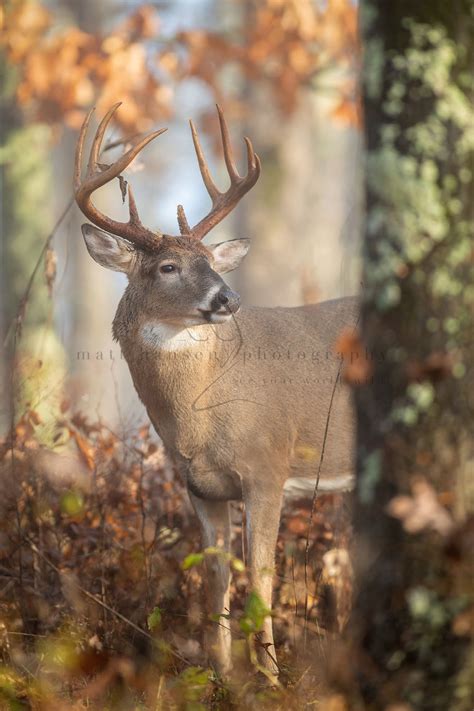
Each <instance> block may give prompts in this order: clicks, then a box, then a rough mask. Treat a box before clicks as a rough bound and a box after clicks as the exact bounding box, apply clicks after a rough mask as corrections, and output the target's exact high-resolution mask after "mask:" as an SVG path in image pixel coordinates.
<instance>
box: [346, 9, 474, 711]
mask: <svg viewBox="0 0 474 711" xmlns="http://www.w3.org/2000/svg"><path fill="white" fill-rule="evenodd" d="M470 23H471V9H470V3H469V2H467V1H466V2H462V1H460V2H457V3H456V4H455V5H454V6H453V5H451V4H446V3H442V2H430V3H409V2H404V1H400V0H398V1H395V2H392V3H390V4H386V6H385V5H383V4H378V3H371V2H369V1H368V0H366V1H365V2H363V3H362V26H363V35H364V37H363V38H364V43H365V76H364V108H365V120H366V145H367V156H366V158H367V164H366V195H367V214H366V225H365V236H364V254H363V259H364V274H363V289H364V292H363V306H362V317H361V338H362V340H363V342H364V345H365V346H366V347H367V349H368V351H369V352H370V353H372V354H373V355H374V356H375V357H374V359H373V361H372V366H373V373H372V378H371V380H370V382H368V383H367V384H366V385H364V386H363V387H360V388H358V389H356V392H355V399H356V408H357V418H358V462H357V489H356V503H355V511H354V526H355V534H356V555H357V571H356V577H357V579H356V595H355V602H354V610H353V619H352V627H351V629H352V634H353V638H352V639H353V648H352V652H353V654H352V656H351V660H352V664H353V669H354V675H353V677H352V683H353V684H354V687H353V690H354V688H355V690H356V691H355V695H356V697H357V698H358V700H359V703H360V704H361V705H362V707H363V708H366V709H383V708H386V707H388V706H389V705H390V704H396V703H405V704H409V706H408V708H412V709H426V710H428V709H429V710H430V711H436V710H437V709H439V711H445V710H446V709H458V710H461V709H466V710H467V709H471V708H472V696H470V694H472V688H471V689H470V688H469V682H468V681H467V676H468V675H467V673H466V669H467V667H466V664H467V662H466V650H467V647H468V638H467V637H466V636H465V631H464V630H463V628H462V624H461V622H462V619H463V617H462V615H463V614H465V612H464V611H465V610H466V608H467V605H468V602H467V597H468V595H469V594H470V592H471V591H470V582H469V581H471V582H472V578H470V575H472V569H471V570H469V557H470V553H469V552H468V548H467V540H468V538H467V536H468V531H469V530H470V529H469V527H470V526H471V528H472V518H471V519H469V518H468V517H469V515H470V514H471V515H472V511H473V509H474V506H473V483H472V471H473V462H474V440H473V435H472V415H473V405H474V403H473V387H472V385H473V382H472V361H473V359H472V355H473V353H472V313H473V303H474V288H473V286H472V284H473V281H472V261H471V263H469V261H470V252H471V249H472V246H471V245H470V234H472V217H473V216H472V206H471V204H470V200H469V195H470V188H471V180H472V142H473V140H472V116H471V111H472V82H471V81H470V80H469V72H470V69H469V68H470V67H471V68H472V44H471V45H469V41H470V35H469V31H470V27H471V29H472V25H471V24H470ZM471 37H472V35H471ZM469 472H470V475H469ZM401 497H405V498H401ZM469 520H470V521H471V524H470V523H469ZM470 535H471V536H472V533H471V534H470ZM460 621H461V622H460Z"/></svg>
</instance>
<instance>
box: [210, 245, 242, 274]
mask: <svg viewBox="0 0 474 711" xmlns="http://www.w3.org/2000/svg"><path fill="white" fill-rule="evenodd" d="M249 247H250V240H249V239H232V240H229V241H228V242H220V244H210V245H209V246H208V249H210V250H211V252H212V256H213V257H214V264H213V267H214V269H215V270H216V272H217V273H218V274H225V273H226V272H231V271H232V270H233V269H237V267H238V266H239V264H240V262H241V261H242V259H243V258H244V257H245V255H246V254H247V252H248V251H249Z"/></svg>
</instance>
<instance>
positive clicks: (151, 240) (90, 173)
mask: <svg viewBox="0 0 474 711" xmlns="http://www.w3.org/2000/svg"><path fill="white" fill-rule="evenodd" d="M120 103H121V102H119V103H118V104H115V105H114V106H112V108H111V109H110V111H108V112H107V114H106V115H105V116H104V118H103V119H102V121H101V122H100V124H99V128H98V129H97V132H96V134H95V137H94V140H93V142H92V148H91V152H90V155H89V162H88V164H87V173H86V177H85V179H84V180H82V179H81V167H82V153H83V149H84V140H85V137H86V133H87V129H88V127H89V122H90V119H91V116H92V114H93V112H94V109H91V110H90V111H89V113H88V115H87V117H86V119H85V121H84V123H83V125H82V128H81V133H80V135H79V140H78V142H77V148H76V161H75V170H74V193H75V197H76V202H77V204H78V206H79V207H80V208H81V210H82V212H83V213H84V215H85V216H86V217H87V218H88V219H89V220H90V221H91V222H93V223H94V224H95V225H96V226H97V227H101V228H102V229H104V230H107V232H112V233H113V234H115V235H118V236H119V237H125V239H127V240H129V242H133V243H134V244H136V245H137V246H139V247H144V248H145V249H148V250H153V249H156V247H157V246H158V244H159V243H160V240H161V238H162V236H163V235H162V233H161V232H153V231H152V230H149V229H147V228H146V227H144V225H142V223H141V222H140V218H139V217H138V211H137V206H136V203H135V199H134V197H133V193H132V188H131V186H130V185H129V186H128V207H129V214H130V219H129V221H128V222H118V221H116V220H113V219H111V218H110V217H107V216H106V215H104V214H103V213H102V212H100V211H99V210H98V209H97V208H96V207H95V206H94V205H93V204H92V201H91V195H92V193H93V192H94V191H95V190H97V189H98V188H100V187H102V185H105V184H106V183H108V182H110V181H111V180H113V179H114V178H117V177H118V176H119V175H120V174H121V173H122V171H124V170H125V168H126V167H127V166H128V165H130V163H131V162H132V160H133V159H134V158H135V157H136V156H137V155H138V154H139V153H140V151H141V150H142V149H143V148H144V147H145V146H146V145H148V143H150V141H152V140H153V139H154V138H157V136H160V135H161V134H162V133H164V131H166V128H161V129H160V130H159V131H154V132H153V133H150V134H149V135H148V136H145V137H144V138H141V139H138V140H136V141H135V144H134V145H132V147H131V148H130V150H128V151H127V152H126V153H124V155H123V156H122V157H121V158H119V159H118V160H117V161H116V162H115V163H113V164H112V165H110V166H105V167H104V166H103V165H100V164H99V162H98V160H99V156H100V149H101V145H102V139H103V137H104V134H105V131H106V129H107V126H108V125H109V123H110V120H111V118H112V116H113V115H114V113H115V112H116V110H117V109H118V107H119V106H120Z"/></svg>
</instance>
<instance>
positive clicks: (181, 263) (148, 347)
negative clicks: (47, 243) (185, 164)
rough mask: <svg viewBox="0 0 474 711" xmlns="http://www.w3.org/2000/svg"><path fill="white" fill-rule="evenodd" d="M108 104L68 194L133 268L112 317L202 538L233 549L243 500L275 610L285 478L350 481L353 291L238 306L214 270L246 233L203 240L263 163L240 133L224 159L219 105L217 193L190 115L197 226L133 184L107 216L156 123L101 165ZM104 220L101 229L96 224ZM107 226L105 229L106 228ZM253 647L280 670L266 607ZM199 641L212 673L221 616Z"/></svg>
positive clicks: (219, 563)
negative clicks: (202, 194)
mask: <svg viewBox="0 0 474 711" xmlns="http://www.w3.org/2000/svg"><path fill="white" fill-rule="evenodd" d="M116 108H117V107H114V108H113V109H112V110H111V111H110V112H109V113H108V114H107V116H106V117H105V118H104V119H103V121H102V122H101V124H100V126H99V128H98V130H97V133H96V137H95V139H94V142H93V145H92V149H91V154H90V158H89V164H88V172H87V176H86V178H85V180H84V181H82V179H81V161H82V150H83V143H84V137H85V132H86V130H87V125H88V122H89V119H90V115H89V117H88V118H87V119H86V122H85V124H84V127H83V130H82V132H81V136H80V140H79V143H78V150H77V154H76V179H75V189H76V200H77V202H78V204H79V206H80V207H81V209H82V210H83V212H84V213H85V214H86V215H87V216H88V217H89V218H90V219H91V220H92V221H93V222H94V224H95V226H94V227H93V226H91V225H88V224H86V225H83V227H82V231H83V235H84V238H85V241H86V246H87V248H88V250H89V252H90V254H91V255H92V257H93V258H94V259H95V260H96V261H97V262H98V263H99V264H101V265H102V266H105V267H108V268H110V269H114V270H118V271H123V272H125V273H126V274H127V276H128V279H129V284H128V287H127V289H126V291H125V293H124V296H123V297H122V299H121V301H120V304H119V307H118V309H117V313H116V316H115V319H114V324H113V333H114V337H115V338H116V339H117V340H118V341H119V343H120V346H121V349H122V352H123V354H124V357H125V359H126V361H127V363H128V366H129V369H130V373H131V375H132V379H133V382H134V385H135V388H136V390H137V393H138V395H139V397H140V399H141V400H142V402H143V403H144V405H145V407H146V409H147V412H148V415H149V417H150V420H151V422H152V423H153V425H154V427H155V429H156V431H157V433H158V434H159V435H160V437H161V438H162V440H163V443H164V445H165V447H166V450H167V452H168V454H169V455H170V456H171V458H172V459H173V461H174V462H175V464H176V467H177V468H178V470H179V472H180V474H181V476H182V478H183V480H184V481H185V483H186V485H187V488H188V492H189V495H190V498H191V501H192V503H193V506H194V508H195V511H196V514H197V516H198V518H199V520H200V523H201V530H202V544H203V548H207V547H212V548H215V547H216V546H217V547H220V548H222V550H223V551H224V552H226V553H228V552H229V550H230V542H231V541H230V538H231V535H230V533H231V532H230V519H229V502H230V501H232V500H243V501H244V504H245V509H246V540H247V546H246V547H247V552H248V560H247V561H246V562H247V564H248V568H249V572H250V578H251V584H252V587H253V589H254V590H256V591H257V592H258V593H259V594H260V596H261V598H262V600H263V602H264V604H265V605H266V607H268V608H271V597H272V568H273V564H274V551H275V545H276V540H277V535H278V527H279V521H280V511H281V505H282V499H283V492H284V487H285V482H288V481H289V480H291V478H295V477H296V478H297V480H298V481H308V482H309V483H310V486H312V487H314V486H315V485H316V483H317V484H318V488H319V489H320V490H323V491H324V490H325V491H337V490H341V489H347V488H349V487H350V483H351V480H352V470H353V439H354V417H353V412H352V405H351V400H350V394H349V392H348V389H347V386H345V385H344V384H343V383H342V382H341V379H340V377H339V376H340V360H339V358H338V357H337V355H336V354H335V353H334V346H335V342H336V340H337V338H338V336H339V334H340V333H341V332H342V331H343V330H344V329H346V328H348V327H349V328H350V327H353V326H355V325H356V321H357V310H358V307H357V301H356V300H355V299H351V298H348V299H336V300H334V301H328V302H325V303H322V304H317V305H311V306H303V307H298V308H258V307H244V308H242V309H240V298H239V295H238V294H236V293H235V292H234V291H232V290H231V289H230V288H229V287H228V285H227V284H226V283H225V281H224V280H223V278H222V274H225V273H226V272H228V271H231V270H232V269H235V268H236V267H237V266H238V264H239V263H240V261H241V260H242V259H243V257H244V256H245V254H246V252H247V250H248V246H249V241H248V240H231V241H229V242H224V243H221V244H217V245H208V246H205V245H203V244H202V242H201V239H202V237H203V236H204V235H205V234H206V233H207V232H208V231H209V230H210V229H212V227H213V226H214V225H215V224H216V223H217V222H218V221H220V220H221V219H222V218H223V217H224V216H225V215H226V214H228V212H229V211H230V210H231V209H232V207H233V206H234V205H235V204H236V202H237V201H238V200H239V199H240V198H241V197H242V195H243V194H245V192H247V191H248V190H249V189H250V188H251V187H252V185H253V184H254V183H255V182H256V180H257V178H258V175H259V171H260V163H259V160H258V157H257V156H256V155H255V153H254V152H253V148H252V146H251V144H250V141H249V140H248V139H246V143H247V161H248V174H247V176H246V177H244V178H242V177H240V176H239V175H238V173H237V171H236V168H235V166H234V164H233V159H232V155H231V149H230V143H229V136H228V132H227V127H226V125H225V121H224V119H223V115H222V112H221V111H220V110H219V120H220V124H221V133H222V139H223V144H224V156H225V160H226V165H227V169H228V172H229V176H230V179H231V186H230V188H229V190H228V191H227V192H226V193H220V192H219V191H218V190H217V188H216V186H215V185H214V183H213V182H212V179H211V177H210V175H209V172H208V169H207V165H206V163H205V159H204V157H203V155H202V151H201V148H200V146H199V141H198V138H197V133H196V131H195V129H194V126H193V125H192V124H191V128H192V132H193V140H194V144H195V149H196V153H197V157H198V162H199V167H200V170H201V174H202V177H203V180H204V183H205V185H206V188H207V189H208V192H209V195H210V196H211V199H212V205H213V206H212V209H211V211H210V213H209V215H208V216H207V217H206V218H204V219H203V220H201V222H199V223H198V224H197V225H196V226H195V227H193V228H192V229H191V228H190V227H189V225H188V223H187V220H186V217H185V215H184V210H183V208H182V207H181V206H180V207H179V208H178V222H179V225H180V231H181V235H180V236H177V237H172V236H169V235H164V234H162V233H158V232H157V233H154V232H151V231H150V230H148V229H146V228H145V227H144V226H143V225H142V224H141V222H140V221H139V218H138V213H137V209H136V206H135V202H134V200H133V196H132V194H131V193H130V189H129V205H130V220H129V222H128V223H119V222H116V221H115V220H112V219H110V218H108V217H106V216H105V215H102V213H100V212H99V211H98V210H97V209H96V208H95V207H94V206H93V205H92V203H91V201H90V195H91V193H92V192H93V191H94V190H96V189H97V187H100V185H103V184H104V183H106V182H108V181H109V180H111V179H112V178H114V177H117V176H118V175H119V174H120V173H121V171H122V170H123V169H124V168H125V167H126V166H127V165H128V164H129V163H130V161H131V160H132V159H133V157H134V156H135V155H136V154H137V153H138V152H139V151H140V150H141V149H142V148H143V147H144V146H145V145H146V144H147V143H148V142H149V141H150V140H151V139H152V138H154V137H156V136H158V135H160V133H162V131H157V132H155V133H154V134H151V136H148V137H146V138H144V139H140V140H139V141H138V142H136V144H135V145H134V146H132V148H131V149H130V150H129V151H128V152H127V153H126V154H125V155H124V156H122V158H121V159H119V160H118V161H117V162H116V163H115V164H113V165H112V166H105V168H104V166H103V165H102V164H100V163H99V156H100V145H101V141H102V138H103V135H104V132H105V129H106V127H107V124H108V122H109V121H110V119H111V116H112V114H113V112H114V111H115V110H116ZM97 228H102V229H97ZM104 229H105V230H107V231H106V232H105V231H103V230H104ZM227 561H228V558H227V557H226V556H220V555H209V556H206V566H207V577H208V595H207V603H208V610H209V613H212V615H213V616H214V617H213V619H214V620H215V616H216V615H217V616H219V615H227V613H228V611H229V605H230V601H229V582H230V573H229V566H228V562H227ZM262 642H263V643H264V645H265V647H264V646H261V647H259V649H258V653H259V657H260V662H261V664H262V665H263V666H264V667H265V668H266V669H267V673H268V674H270V675H272V674H276V673H277V671H278V669H277V665H276V661H275V653H274V649H273V646H272V645H273V635H272V625H271V618H269V617H268V618H267V619H266V620H265V624H264V629H263V631H262ZM208 647H209V651H210V654H211V656H212V658H213V659H214V661H215V663H216V666H217V667H218V669H219V670H221V671H224V672H225V671H227V670H229V668H230V666H231V655H230V651H231V636H230V629H229V628H228V626H227V623H226V620H225V619H224V618H223V617H222V618H221V621H220V622H216V621H214V623H212V624H211V626H210V629H209V635H208Z"/></svg>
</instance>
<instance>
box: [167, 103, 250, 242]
mask: <svg viewBox="0 0 474 711" xmlns="http://www.w3.org/2000/svg"><path fill="white" fill-rule="evenodd" d="M217 115H218V117H219V125H220V130H221V137H222V146H223V149H224V160H225V164H226V167H227V172H228V174H229V178H230V187H229V189H228V190H227V191H226V192H220V190H218V188H217V187H216V185H215V183H214V181H213V180H212V178H211V174H210V172H209V168H208V165H207V162H206V159H205V157H204V154H203V152H202V148H201V144H200V142H199V136H198V133H197V131H196V128H195V126H194V123H193V122H192V121H190V122H189V123H190V126H191V134H192V137H193V143H194V149H195V151H196V156H197V160H198V164H199V170H200V171H201V176H202V179H203V182H204V185H205V186H206V190H207V192H208V193H209V197H210V198H211V200H212V208H211V210H210V212H209V213H208V214H207V215H206V217H204V218H203V219H202V220H201V221H200V222H199V223H198V224H197V225H195V226H194V227H193V228H192V229H190V228H189V225H188V222H187V220H186V216H185V214H184V209H183V207H182V205H179V206H178V223H179V227H180V231H181V234H182V235H189V236H191V237H195V238H196V239H203V237H205V236H206V235H207V233H208V232H209V231H210V230H211V229H212V228H213V227H215V226H216V225H217V224H218V223H219V222H221V220H223V219H224V217H226V215H228V214H229V212H231V211H232V210H233V209H234V207H235V206H236V205H237V203H238V202H239V200H241V198H242V197H243V196H244V195H245V193H246V192H248V191H249V190H250V189H251V188H252V187H253V186H254V185H255V183H256V182H257V180H258V178H259V176H260V169H261V165H260V159H259V157H258V155H257V154H256V153H255V151H254V149H253V146H252V143H251V141H250V139H249V138H244V140H245V145H246V149H247V175H245V176H244V177H242V176H241V175H239V173H238V171H237V168H236V166H235V162H234V157H233V153H232V146H231V142H230V136H229V129H228V128H227V124H226V121H225V118H224V112H223V111H222V109H221V107H220V106H219V105H217Z"/></svg>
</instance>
